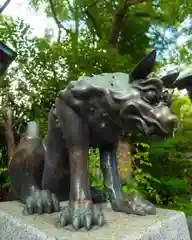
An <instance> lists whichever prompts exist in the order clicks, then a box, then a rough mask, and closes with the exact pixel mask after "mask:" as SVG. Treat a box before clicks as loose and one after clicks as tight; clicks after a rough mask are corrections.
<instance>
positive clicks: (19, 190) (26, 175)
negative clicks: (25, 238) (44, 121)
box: [9, 122, 60, 213]
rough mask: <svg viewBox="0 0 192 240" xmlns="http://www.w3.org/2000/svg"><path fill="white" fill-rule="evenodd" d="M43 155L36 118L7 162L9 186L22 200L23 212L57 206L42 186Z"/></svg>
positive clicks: (55, 209) (55, 208)
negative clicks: (9, 178) (23, 204)
mask: <svg viewBox="0 0 192 240" xmlns="http://www.w3.org/2000/svg"><path fill="white" fill-rule="evenodd" d="M44 157H45V148H44V145H43V143H42V141H41V139H40V138H39V128H38V126H37V124H36V123H35V122H30V123H28V126H27V131H26V136H25V137H24V138H22V139H21V141H20V143H19V145H18V146H17V148H16V150H15V152H14V154H13V156H12V158H11V159H10V163H9V174H10V177H11V187H12V190H13V192H14V193H15V195H16V196H17V197H18V198H19V199H20V200H21V201H22V202H23V203H25V212H26V213H35V212H38V213H43V212H48V213H49V212H52V211H58V210H59V209H60V208H59V202H58V200H57V198H56V196H55V195H54V194H51V193H50V192H49V191H43V190H41V180H42V173H43V168H44Z"/></svg>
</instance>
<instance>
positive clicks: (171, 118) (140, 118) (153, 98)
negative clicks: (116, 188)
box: [120, 51, 179, 137]
mask: <svg viewBox="0 0 192 240" xmlns="http://www.w3.org/2000/svg"><path fill="white" fill-rule="evenodd" d="M155 58H156V52H155V51H152V52H151V53H149V54H148V55H147V56H146V57H145V58H143V59H142V60H141V61H140V62H139V63H138V64H137V66H136V67H135V68H134V69H133V70H132V71H131V72H130V74H129V84H131V86H132V90H131V91H132V92H133V93H134V94H132V96H131V97H130V98H129V99H127V100H126V101H124V102H123V104H122V107H121V110H120V119H121V121H122V122H123V126H125V128H126V127H127V128H128V129H129V128H130V129H129V130H130V131H132V132H135V133H143V134H144V135H158V136H162V137H166V136H169V135H172V133H173V132H174V130H175V129H177V127H178V119H177V117H176V116H175V115H174V114H173V113H172V112H171V110H170V104H171V94H170V93H169V91H168V89H167V88H166V87H165V86H166V85H167V83H169V82H170V81H172V79H174V80H175V79H176V78H177V77H178V75H179V73H170V74H167V75H166V76H164V77H163V78H157V77H149V74H150V73H151V72H152V71H153V69H154V65H155Z"/></svg>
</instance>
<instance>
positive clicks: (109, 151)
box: [100, 145, 156, 215]
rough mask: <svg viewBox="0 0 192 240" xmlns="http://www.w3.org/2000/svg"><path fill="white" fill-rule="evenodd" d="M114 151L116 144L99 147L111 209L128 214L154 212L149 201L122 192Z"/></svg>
mask: <svg viewBox="0 0 192 240" xmlns="http://www.w3.org/2000/svg"><path fill="white" fill-rule="evenodd" d="M116 152H117V148H116V145H113V146H107V147H103V148H100V162H101V163H100V164H101V170H102V172H103V176H104V185H105V188H106V190H107V191H108V193H109V198H110V202H111V206H112V209H113V210H114V211H117V212H124V213H128V214H129V213H133V214H137V215H146V214H156V208H155V206H154V205H153V204H152V203H150V202H149V201H147V200H145V199H143V198H142V197H139V196H126V195H125V193H123V191H122V186H121V183H120V178H119V174H118V169H117V158H116Z"/></svg>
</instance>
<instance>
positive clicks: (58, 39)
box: [48, 0, 70, 43]
mask: <svg viewBox="0 0 192 240" xmlns="http://www.w3.org/2000/svg"><path fill="white" fill-rule="evenodd" d="M48 1H49V4H50V8H51V11H52V14H53V18H54V20H55V23H56V24H57V27H58V37H57V42H58V43H59V42H60V40H61V28H63V29H64V30H65V31H66V33H69V32H70V31H69V30H68V29H66V28H65V27H64V26H63V24H61V22H60V21H59V19H58V18H57V15H56V11H55V7H54V4H53V1H52V0H48Z"/></svg>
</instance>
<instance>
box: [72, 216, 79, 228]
mask: <svg viewBox="0 0 192 240" xmlns="http://www.w3.org/2000/svg"><path fill="white" fill-rule="evenodd" d="M72 226H73V227H74V229H75V230H78V229H79V228H80V218H79V216H75V217H74V218H73V219H72Z"/></svg>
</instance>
